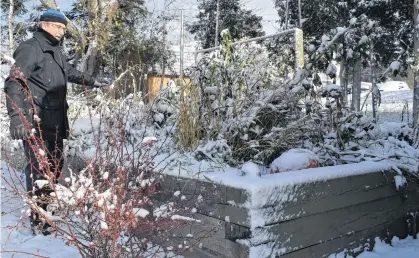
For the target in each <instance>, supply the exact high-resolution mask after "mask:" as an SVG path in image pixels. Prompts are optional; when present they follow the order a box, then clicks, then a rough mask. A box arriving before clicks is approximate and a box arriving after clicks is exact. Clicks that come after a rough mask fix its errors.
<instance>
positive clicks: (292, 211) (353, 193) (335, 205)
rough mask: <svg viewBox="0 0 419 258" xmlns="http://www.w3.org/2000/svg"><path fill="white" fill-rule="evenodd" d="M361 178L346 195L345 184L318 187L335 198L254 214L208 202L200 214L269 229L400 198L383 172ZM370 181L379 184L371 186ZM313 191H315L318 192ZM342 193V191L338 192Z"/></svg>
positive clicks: (315, 198)
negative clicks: (376, 201)
mask: <svg viewBox="0 0 419 258" xmlns="http://www.w3.org/2000/svg"><path fill="white" fill-rule="evenodd" d="M357 177H359V178H357V179H355V178H353V179H352V182H353V183H352V184H348V185H351V188H349V190H348V188H346V189H345V190H344V191H342V188H343V187H344V186H342V183H343V182H342V181H341V180H339V182H338V183H335V182H333V180H331V181H328V182H321V183H320V182H319V183H316V185H317V189H318V190H319V193H320V192H323V193H327V192H328V191H324V190H323V189H324V188H325V187H327V189H329V190H331V192H332V193H333V190H335V191H334V193H335V194H332V193H331V194H330V195H323V194H322V195H317V196H314V195H310V196H301V197H300V200H299V201H297V202H284V203H282V204H278V205H276V206H273V207H272V206H269V207H263V208H257V209H251V210H248V209H246V208H244V207H239V206H233V205H226V204H219V203H207V202H204V203H202V204H201V205H200V208H199V209H198V212H199V213H202V214H205V215H208V216H211V217H214V218H218V219H221V220H224V218H225V217H229V221H230V222H233V223H235V224H238V225H241V226H244V227H249V228H250V227H251V220H252V219H253V218H257V220H258V221H264V222H265V225H271V224H275V223H278V222H283V221H287V220H291V219H296V218H301V217H305V216H309V215H313V214H317V213H322V212H325V211H329V210H334V209H339V208H344V207H348V206H353V205H356V204H360V203H364V202H370V201H373V200H378V199H381V198H386V197H390V196H393V195H399V192H398V191H397V190H396V188H395V186H394V183H393V182H390V181H391V179H390V178H389V177H387V176H385V175H383V174H382V173H381V172H380V173H374V175H372V176H371V175H370V176H365V175H360V176H357ZM367 180H377V181H374V182H368V181H367ZM361 182H362V184H361ZM355 183H359V185H355ZM307 187H312V186H307ZM322 187H323V188H322ZM312 189H313V190H314V188H312ZM339 189H340V190H341V191H338V190H339Z"/></svg>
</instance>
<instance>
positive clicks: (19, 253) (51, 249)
mask: <svg viewBox="0 0 419 258" xmlns="http://www.w3.org/2000/svg"><path fill="white" fill-rule="evenodd" d="M1 174H2V177H1V181H0V188H1V190H0V191H1V257H4V258H6V257H7V258H8V257H22V258H23V257H36V256H35V255H31V254H36V255H39V256H40V257H60V258H61V257H62V258H70V257H71V258H73V257H80V255H79V253H78V251H77V249H76V248H74V247H70V246H67V245H66V244H65V243H64V240H61V239H57V238H55V237H54V236H53V235H50V236H43V235H36V236H34V235H33V234H32V232H31V230H30V228H29V220H28V219H27V215H26V211H27V209H28V208H27V207H26V205H25V204H24V202H23V200H22V199H21V197H19V196H17V195H15V194H14V193H13V191H11V188H10V186H8V185H7V183H6V182H5V180H4V179H6V180H10V179H12V178H13V179H14V180H15V181H16V182H19V180H21V181H22V182H24V181H23V180H24V176H23V174H20V173H16V174H15V173H14V172H12V173H10V172H9V170H8V168H7V166H6V165H5V164H4V163H3V162H2V163H1ZM22 189H23V186H22Z"/></svg>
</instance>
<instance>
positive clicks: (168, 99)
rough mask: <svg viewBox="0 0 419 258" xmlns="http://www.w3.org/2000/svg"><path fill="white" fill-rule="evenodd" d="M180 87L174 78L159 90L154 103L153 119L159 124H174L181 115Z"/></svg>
mask: <svg viewBox="0 0 419 258" xmlns="http://www.w3.org/2000/svg"><path fill="white" fill-rule="evenodd" d="M179 103H180V89H179V87H178V86H177V85H176V83H175V82H174V81H173V80H170V81H169V82H168V85H167V87H166V88H163V89H162V90H161V91H159V93H158V95H157V97H156V99H154V100H153V103H152V112H153V121H154V123H155V124H156V125H157V126H160V127H161V126H163V125H164V124H172V125H173V124H174V123H176V121H177V118H178V116H179Z"/></svg>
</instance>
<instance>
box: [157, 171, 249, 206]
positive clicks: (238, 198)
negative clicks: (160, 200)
mask: <svg viewBox="0 0 419 258" xmlns="http://www.w3.org/2000/svg"><path fill="white" fill-rule="evenodd" d="M159 184H160V185H161V187H160V191H161V194H162V195H164V196H165V197H166V198H172V197H173V193H174V192H176V191H180V192H181V194H182V195H185V196H186V195H194V196H199V195H201V196H202V198H203V199H204V200H206V199H207V200H211V201H213V200H216V201H217V202H218V203H226V204H228V203H231V201H234V202H235V203H236V204H244V203H246V202H247V200H248V193H247V192H246V191H245V190H243V189H237V188H232V187H229V186H225V185H222V184H218V183H214V182H210V181H204V180H199V179H189V178H183V177H175V176H171V175H162V176H161V179H159Z"/></svg>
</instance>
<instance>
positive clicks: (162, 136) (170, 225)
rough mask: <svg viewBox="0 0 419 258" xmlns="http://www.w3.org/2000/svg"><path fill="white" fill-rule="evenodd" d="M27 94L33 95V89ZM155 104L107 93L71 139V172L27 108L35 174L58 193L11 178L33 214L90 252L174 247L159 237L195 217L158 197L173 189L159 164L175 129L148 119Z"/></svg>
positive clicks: (127, 253) (132, 253)
mask: <svg viewBox="0 0 419 258" xmlns="http://www.w3.org/2000/svg"><path fill="white" fill-rule="evenodd" d="M26 94H27V95H28V96H30V93H29V92H26ZM108 101H109V102H108ZM150 110H151V106H149V107H148V109H147V107H146V106H145V105H144V104H143V103H142V102H141V99H140V98H139V97H138V96H137V97H136V96H134V95H131V96H128V97H127V98H125V99H120V100H117V101H113V100H106V99H103V100H102V101H101V102H100V103H99V106H98V108H97V109H96V110H95V113H94V114H92V113H89V117H87V118H84V120H81V121H80V120H79V121H78V123H81V124H78V125H77V126H76V128H75V131H74V132H73V133H72V138H71V139H69V141H68V144H67V153H68V154H69V155H70V157H71V158H70V160H73V162H70V163H69V165H68V170H69V171H70V175H68V176H67V175H66V176H65V178H61V179H59V178H58V175H59V174H60V173H59V171H58V169H59V167H60V164H62V159H61V158H60V157H57V156H55V155H53V153H48V151H46V150H47V148H46V146H45V142H44V141H43V140H42V136H41V134H38V133H37V132H38V131H39V132H40V131H41V129H40V127H39V124H38V130H35V129H32V128H31V127H32V124H31V123H30V121H29V120H28V119H27V117H26V116H25V115H24V114H23V113H22V112H21V113H20V114H19V115H20V117H21V119H22V121H24V124H25V125H26V127H27V129H28V131H29V132H32V133H31V135H30V137H29V138H28V139H27V142H28V144H29V147H30V148H31V149H32V150H33V152H34V154H35V156H36V161H37V163H33V162H34V161H31V162H32V163H33V165H34V166H36V164H39V166H36V167H35V169H36V173H38V174H39V175H40V176H41V177H42V178H43V179H42V180H36V178H35V177H31V178H32V180H33V185H34V191H38V190H41V189H42V191H44V192H45V193H50V195H49V196H48V194H44V195H42V196H37V195H36V194H35V195H34V194H31V193H28V192H25V191H24V190H20V189H22V188H24V187H23V185H24V183H23V182H22V181H21V179H19V178H20V177H19V176H15V177H13V178H18V180H7V182H6V183H7V184H8V185H10V186H12V187H11V188H12V189H13V191H15V194H17V195H19V196H21V197H22V198H23V199H24V200H26V204H27V208H26V209H27V213H28V214H30V213H33V214H36V215H37V216H38V217H39V218H40V219H41V220H42V221H43V222H44V223H48V224H49V225H50V226H51V229H52V232H53V234H54V236H55V237H57V238H61V239H63V240H64V241H65V242H66V243H67V244H68V245H72V246H75V247H76V248H77V249H78V250H79V253H80V255H81V256H82V257H142V256H145V255H150V256H152V255H157V254H158V253H160V252H162V253H166V252H167V251H166V250H163V249H161V248H156V246H155V245H154V243H155V242H154V240H158V241H159V242H160V243H161V240H163V239H164V240H166V239H170V238H171V237H172V235H173V233H172V232H173V230H174V229H176V228H177V227H180V226H184V225H185V224H186V223H192V222H193V221H194V220H191V219H190V220H188V219H186V221H185V219H182V217H181V216H177V217H176V214H185V215H186V214H187V213H188V211H189V212H191V211H190V209H185V207H181V209H180V210H179V208H180V204H172V205H169V206H170V207H169V209H167V208H166V209H164V210H165V212H163V213H164V214H163V213H162V212H161V211H160V210H161V209H160V207H159V206H160V205H159V206H156V205H155V204H154V200H153V197H154V195H155V194H156V193H160V192H164V191H165V189H161V188H160V186H159V185H160V179H161V174H160V172H161V168H160V169H157V168H156V167H157V165H158V164H156V163H155V158H156V156H158V155H159V154H161V153H162V152H163V151H166V149H165V148H166V147H167V146H166V143H167V144H168V145H170V143H171V139H170V137H171V135H170V131H169V130H164V129H161V131H160V132H159V133H156V132H155V127H154V126H152V125H151V124H150V126H147V122H149V121H150V119H149V118H150V117H151V114H152V112H151V111H150ZM35 115H36V114H35ZM77 158H82V159H81V160H82V162H80V163H76V162H74V160H78V159H77ZM160 160H161V159H160ZM163 169H164V168H163ZM165 194H167V193H165ZM162 201H165V200H162ZM163 204H167V203H165V202H163ZM166 206H167V205H166ZM174 213H176V214H174ZM172 215H173V216H172ZM24 218H25V217H22V219H24ZM22 225H24V223H23V224H22ZM196 241H198V240H196ZM194 244H195V240H194V239H192V238H191V239H189V240H188V245H182V246H181V247H178V248H171V250H172V252H168V254H167V253H166V255H169V257H170V256H173V255H174V253H173V252H176V253H181V252H183V251H185V250H187V249H188V248H190V247H192V246H193V245H194ZM160 245H161V246H162V247H163V248H164V245H163V244H160Z"/></svg>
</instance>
